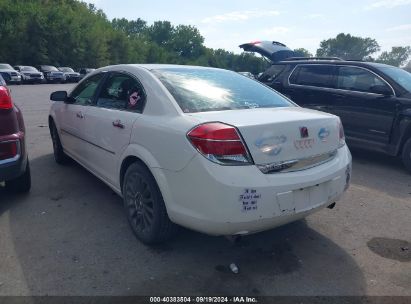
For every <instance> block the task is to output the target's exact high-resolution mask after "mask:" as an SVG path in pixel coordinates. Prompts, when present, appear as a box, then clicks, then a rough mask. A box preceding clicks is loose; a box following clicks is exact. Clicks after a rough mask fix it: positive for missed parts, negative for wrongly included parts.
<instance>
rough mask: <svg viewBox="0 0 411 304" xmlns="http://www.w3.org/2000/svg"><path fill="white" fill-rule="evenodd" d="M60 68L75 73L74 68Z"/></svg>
mask: <svg viewBox="0 0 411 304" xmlns="http://www.w3.org/2000/svg"><path fill="white" fill-rule="evenodd" d="M59 70H60V71H62V72H68V73H74V70H73V69H72V68H59Z"/></svg>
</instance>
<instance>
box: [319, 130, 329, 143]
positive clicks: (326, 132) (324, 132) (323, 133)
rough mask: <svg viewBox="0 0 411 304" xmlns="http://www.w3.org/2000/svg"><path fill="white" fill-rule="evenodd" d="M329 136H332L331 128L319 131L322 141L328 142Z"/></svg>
mask: <svg viewBox="0 0 411 304" xmlns="http://www.w3.org/2000/svg"><path fill="white" fill-rule="evenodd" d="M328 136H330V130H328V129H327V128H321V129H320V131H319V132H318V138H319V139H320V140H321V141H322V142H326V141H327V138H328Z"/></svg>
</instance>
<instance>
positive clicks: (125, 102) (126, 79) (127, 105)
mask: <svg viewBox="0 0 411 304" xmlns="http://www.w3.org/2000/svg"><path fill="white" fill-rule="evenodd" d="M145 100H146V95H145V92H144V90H143V87H142V85H141V84H140V83H139V82H138V81H137V80H136V79H134V78H132V77H131V76H129V75H126V74H120V73H114V74H112V75H111V76H110V77H109V78H108V79H107V80H106V81H105V83H104V85H103V86H102V88H101V91H100V94H99V96H98V99H97V106H98V107H101V108H108V109H117V110H127V111H133V112H139V113H141V112H142V110H143V107H144V103H145Z"/></svg>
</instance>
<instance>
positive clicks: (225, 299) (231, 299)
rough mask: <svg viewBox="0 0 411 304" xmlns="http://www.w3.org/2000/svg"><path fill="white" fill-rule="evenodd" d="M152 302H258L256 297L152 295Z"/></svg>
mask: <svg viewBox="0 0 411 304" xmlns="http://www.w3.org/2000/svg"><path fill="white" fill-rule="evenodd" d="M150 303H258V300H257V298H254V297H243V296H239V297H200V296H197V297H183V296H181V297H150Z"/></svg>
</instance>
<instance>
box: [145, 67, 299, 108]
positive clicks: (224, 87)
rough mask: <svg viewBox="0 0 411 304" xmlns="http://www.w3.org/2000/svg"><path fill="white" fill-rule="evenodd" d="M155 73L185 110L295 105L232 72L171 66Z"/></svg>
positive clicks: (270, 90)
mask: <svg viewBox="0 0 411 304" xmlns="http://www.w3.org/2000/svg"><path fill="white" fill-rule="evenodd" d="M152 72H153V73H154V75H156V76H157V77H158V78H159V79H160V81H161V82H162V83H163V84H164V86H165V87H166V88H167V89H168V90H169V92H170V93H171V95H173V97H174V98H175V100H176V101H177V103H178V105H179V106H180V108H181V109H182V110H183V112H185V113H194V112H205V111H223V110H236V109H250V108H276V107H291V106H294V105H293V104H292V103H291V102H289V101H288V100H287V99H285V98H284V97H282V96H281V95H279V94H278V93H276V92H275V91H274V90H272V89H270V88H268V87H266V86H265V85H262V84H260V83H259V82H257V81H255V80H252V79H250V78H247V77H244V76H242V75H239V74H237V73H235V72H231V71H226V70H218V69H202V68H167V69H158V70H153V71H152Z"/></svg>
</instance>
